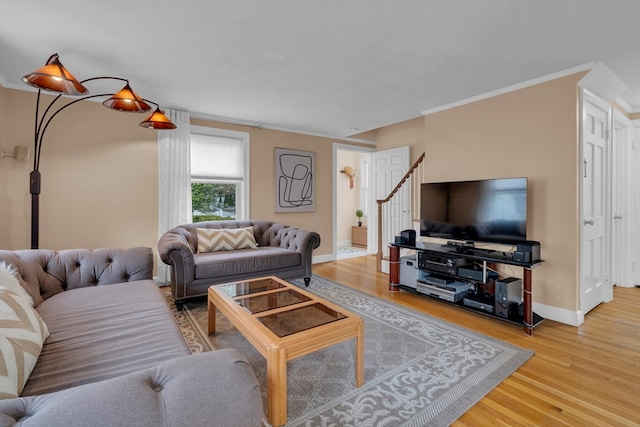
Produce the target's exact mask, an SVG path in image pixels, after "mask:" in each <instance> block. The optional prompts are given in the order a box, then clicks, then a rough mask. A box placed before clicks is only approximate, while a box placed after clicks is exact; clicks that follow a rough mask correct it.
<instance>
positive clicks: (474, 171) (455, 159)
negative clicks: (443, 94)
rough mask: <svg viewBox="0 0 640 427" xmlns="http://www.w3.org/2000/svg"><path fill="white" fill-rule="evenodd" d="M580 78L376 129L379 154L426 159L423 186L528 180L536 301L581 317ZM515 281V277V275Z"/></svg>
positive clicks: (575, 76)
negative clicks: (398, 151)
mask: <svg viewBox="0 0 640 427" xmlns="http://www.w3.org/2000/svg"><path fill="white" fill-rule="evenodd" d="M582 75H583V73H579V74H575V75H571V76H568V77H564V78H561V79H557V80H553V81H550V82H546V83H542V84H538V85H535V86H532V87H529V88H526V89H521V90H518V91H515V92H511V93H507V94H504V95H501V96H497V97H493V98H489V99H486V100H482V101H478V102H474V103H471V104H467V105H464V106H460V107H457V108H452V109H449V110H446V111H442V112H438V113H434V114H431V115H428V116H425V117H421V118H418V119H413V120H410V121H407V122H404V123H399V124H396V125H393V126H389V127H386V128H384V129H380V130H378V132H377V142H378V145H377V148H378V149H379V150H385V149H389V148H394V147H398V146H402V145H410V146H411V151H412V153H411V157H412V159H413V160H416V159H417V158H418V157H419V155H420V154H421V153H422V152H425V153H426V158H425V161H424V164H425V167H424V178H423V181H448V180H466V179H483V178H507V177H519V176H525V177H527V178H528V179H529V198H528V224H527V226H528V228H527V236H528V238H529V239H531V240H538V241H540V242H541V248H542V256H543V258H544V259H545V261H546V262H545V263H544V264H543V265H542V266H541V267H539V268H536V269H535V271H534V274H533V282H534V301H535V302H538V303H542V304H545V305H549V306H553V307H558V308H563V309H567V310H571V311H575V310H577V309H578V289H579V282H578V271H579V270H578V269H579V234H578V230H579V227H578V218H579V215H578V213H579V204H578V200H579V194H578V178H577V177H578V164H579V162H578V147H579V143H578V87H577V83H578V81H579V80H580V78H581V77H582ZM516 275H517V274H516Z"/></svg>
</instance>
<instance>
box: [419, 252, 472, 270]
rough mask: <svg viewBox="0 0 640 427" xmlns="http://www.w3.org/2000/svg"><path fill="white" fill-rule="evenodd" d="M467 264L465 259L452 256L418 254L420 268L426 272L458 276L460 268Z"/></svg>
mask: <svg viewBox="0 0 640 427" xmlns="http://www.w3.org/2000/svg"><path fill="white" fill-rule="evenodd" d="M467 264H468V262H467V260H466V259H465V258H458V257H456V256H454V255H450V254H443V253H440V252H431V251H420V252H418V268H424V269H426V270H431V271H439V272H441V273H447V274H453V275H456V274H457V273H458V268H460V267H462V266H464V265H467Z"/></svg>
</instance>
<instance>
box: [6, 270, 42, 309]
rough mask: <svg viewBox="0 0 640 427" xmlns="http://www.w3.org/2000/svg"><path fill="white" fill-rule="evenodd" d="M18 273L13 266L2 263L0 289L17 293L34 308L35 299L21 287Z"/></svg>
mask: <svg viewBox="0 0 640 427" xmlns="http://www.w3.org/2000/svg"><path fill="white" fill-rule="evenodd" d="M17 274H18V272H17V271H16V270H15V269H14V268H13V267H12V266H11V264H9V265H7V264H6V263H5V262H4V261H0V289H9V290H10V291H13V292H15V293H16V294H18V295H19V296H21V297H22V298H24V299H25V300H27V302H28V303H29V304H31V306H32V307H33V306H34V305H35V304H34V303H33V298H31V295H29V293H28V292H27V291H26V290H25V289H24V288H23V287H22V286H20V282H19V281H18V278H17V277H16V275H17Z"/></svg>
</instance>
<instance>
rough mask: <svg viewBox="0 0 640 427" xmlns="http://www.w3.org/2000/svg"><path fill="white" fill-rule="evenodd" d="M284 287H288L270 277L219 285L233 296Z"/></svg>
mask: <svg viewBox="0 0 640 427" xmlns="http://www.w3.org/2000/svg"><path fill="white" fill-rule="evenodd" d="M282 288H286V286H285V285H283V284H282V283H280V282H277V281H275V280H273V279H269V278H266V279H260V280H252V281H247V282H238V283H231V284H228V285H221V286H220V287H219V289H221V290H222V291H223V292H224V293H225V294H227V295H228V296H230V297H231V298H235V297H239V296H242V295H251V294H256V293H258V292H264V291H271V290H274V289H282Z"/></svg>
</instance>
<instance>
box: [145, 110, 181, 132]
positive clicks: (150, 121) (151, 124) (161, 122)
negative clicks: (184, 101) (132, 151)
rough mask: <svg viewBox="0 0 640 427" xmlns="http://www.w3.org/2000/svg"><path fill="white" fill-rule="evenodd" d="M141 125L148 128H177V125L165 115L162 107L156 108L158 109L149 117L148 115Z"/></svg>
mask: <svg viewBox="0 0 640 427" xmlns="http://www.w3.org/2000/svg"><path fill="white" fill-rule="evenodd" d="M140 126H142V127H144V128H148V129H158V130H170V129H175V128H176V125H174V124H173V122H172V121H171V120H169V118H168V117H167V116H165V115H164V111H162V110H161V109H160V108H156V110H155V111H154V112H153V113H151V115H150V116H149V117H147V118H146V119H145V120H144V121H143V122H142V123H140Z"/></svg>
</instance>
